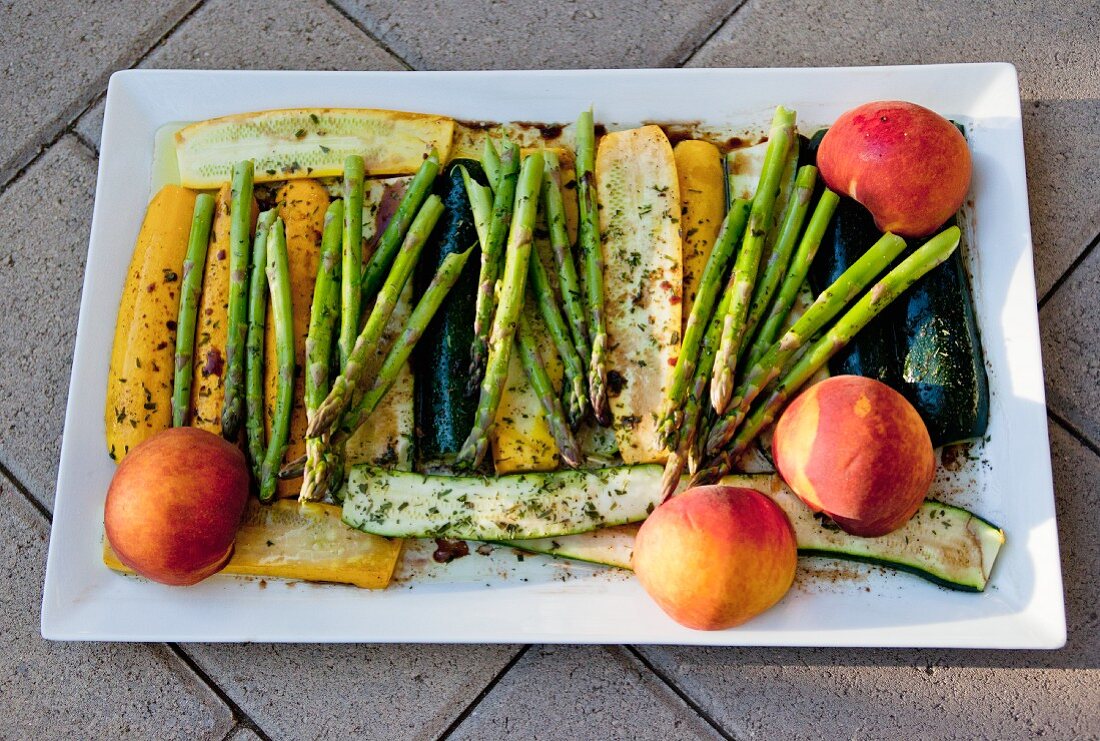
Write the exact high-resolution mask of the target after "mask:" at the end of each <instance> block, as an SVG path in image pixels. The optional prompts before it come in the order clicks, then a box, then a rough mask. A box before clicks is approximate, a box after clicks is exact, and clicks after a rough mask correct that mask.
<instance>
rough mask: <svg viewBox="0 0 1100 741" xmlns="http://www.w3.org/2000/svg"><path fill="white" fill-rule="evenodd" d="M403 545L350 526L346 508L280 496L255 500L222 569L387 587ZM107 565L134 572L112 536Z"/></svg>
mask: <svg viewBox="0 0 1100 741" xmlns="http://www.w3.org/2000/svg"><path fill="white" fill-rule="evenodd" d="M401 543H402V541H400V540H389V539H387V538H380V537H378V536H375V535H368V534H366V533H363V532H360V531H358V530H354V529H352V528H350V527H348V526H347V525H345V524H344V523H343V522H342V521H341V520H340V508H339V507H334V506H332V505H329V504H313V503H311V504H306V505H299V504H298V503H297V502H293V501H290V500H278V501H276V502H275V503H274V504H271V505H263V504H260V503H259V502H257V501H255V500H249V503H248V508H247V509H246V510H245V514H244V519H243V520H242V522H241V528H240V530H238V531H237V539H236V541H234V544H233V556H232V558H230V559H229V563H228V564H226V566H225V569H223V570H222V572H221V573H223V574H235V575H239V576H266V577H272V578H277V579H302V580H305V581H327V582H337V583H340V584H354V585H355V586H357V587H364V588H367V589H383V588H385V587H386V585H387V584H389V582H390V578H391V576H392V575H393V569H394V566H396V564H397V558H398V556H399V555H400V554H401ZM103 563H105V564H106V565H107V567H108V568H110V569H112V570H114V571H119V572H122V573H126V574H132V573H134V572H133V570H131V569H130V568H128V567H127V566H125V565H124V564H123V563H122V562H121V561H119V560H118V556H116V555H115V552H114V551H113V550H111V546H110V544H109V543H108V542H107V539H106V538H104V539H103Z"/></svg>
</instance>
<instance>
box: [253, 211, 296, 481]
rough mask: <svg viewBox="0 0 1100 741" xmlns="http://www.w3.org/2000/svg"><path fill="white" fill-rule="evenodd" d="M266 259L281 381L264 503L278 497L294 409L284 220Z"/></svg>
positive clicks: (264, 469) (271, 237) (270, 236)
mask: <svg viewBox="0 0 1100 741" xmlns="http://www.w3.org/2000/svg"><path fill="white" fill-rule="evenodd" d="M266 257H267V270H266V272H267V286H268V290H269V291H270V292H271V316H272V319H273V320H274V322H275V357H276V361H277V362H278V364H279V381H278V385H277V387H276V391H275V413H274V414H273V415H272V418H271V439H270V440H268V442H267V454H266V455H265V456H264V461H263V464H262V465H261V467H260V501H261V502H270V501H271V499H272V497H274V496H275V485H276V484H277V483H278V478H277V475H278V473H279V466H280V465H281V464H282V462H283V456H284V455H286V448H287V443H288V440H289V437H290V413H291V410H292V408H293V406H294V307H293V306H292V305H291V300H290V264H289V258H288V257H287V252H286V232H285V231H284V229H283V220H282V219H281V218H276V219H275V223H274V224H273V225H272V226H271V229H269V230H268V233H267V256H266Z"/></svg>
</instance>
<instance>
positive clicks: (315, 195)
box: [264, 180, 329, 497]
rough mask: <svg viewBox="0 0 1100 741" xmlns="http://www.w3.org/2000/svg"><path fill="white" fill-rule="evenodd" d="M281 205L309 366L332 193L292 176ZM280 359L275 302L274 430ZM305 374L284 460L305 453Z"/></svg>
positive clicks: (285, 490)
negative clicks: (308, 349)
mask: <svg viewBox="0 0 1100 741" xmlns="http://www.w3.org/2000/svg"><path fill="white" fill-rule="evenodd" d="M275 203H276V208H278V210H279V216H280V217H282V219H283V223H284V224H285V227H286V250H287V256H288V258H289V265H290V302H291V305H292V306H293V307H294V363H295V366H296V367H297V368H299V369H300V368H304V367H305V360H306V335H307V334H308V333H309V312H310V309H311V306H312V302H313V284H314V283H315V282H316V280H317V263H318V261H319V259H320V253H321V233H322V232H323V231H324V228H325V211H326V210H327V209H328V203H329V197H328V191H326V190H325V188H324V186H322V185H321V184H320V183H319V182H317V181H316V180H290V181H288V182H287V184H286V185H284V186H282V187H281V188H279V189H278V190H277V191H276V192H275ZM278 382H279V364H278V362H277V360H276V357H275V320H274V317H273V316H272V309H271V304H270V303H269V304H268V307H267V321H266V323H265V325H264V411H265V417H266V419H265V420H264V422H265V428H266V429H267V431H268V434H270V427H271V417H272V414H273V413H274V408H275V398H276V395H277V393H278ZM305 433H306V405H305V377H304V376H303V374H302V373H301V371H299V372H298V373H296V374H295V376H294V405H293V407H292V408H291V414H290V437H289V438H288V446H287V450H286V456H285V460H287V461H293V460H296V459H298V458H300V457H301V456H303V455H305V453H306V440H305ZM300 486H301V481H300V480H298V479H294V480H280V481H279V483H278V485H277V489H276V495H277V496H279V497H296V496H298V490H299V488H300Z"/></svg>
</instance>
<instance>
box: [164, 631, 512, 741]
mask: <svg viewBox="0 0 1100 741" xmlns="http://www.w3.org/2000/svg"><path fill="white" fill-rule="evenodd" d="M184 650H186V651H187V652H188V653H189V654H190V655H191V656H192V657H193V658H194V659H195V661H196V662H198V664H199V665H200V666H202V668H203V670H204V671H205V672H206V674H207V675H208V676H209V677H210V678H211V679H212V680H213V681H214V682H216V683H217V684H218V686H219V687H221V688H222V689H223V690H224V691H225V693H226V694H227V695H228V696H229V697H230V698H232V699H233V701H234V702H235V703H236V704H237V705H238V706H239V707H240V708H241V709H242V710H243V711H244V712H245V713H247V714H248V716H249V717H250V718H252V720H254V721H255V722H256V723H257V724H258V725H259V727H260V728H261V729H263V731H264V732H265V733H267V734H268V735H270V736H271V737H273V738H281V739H295V738H309V739H344V738H365V739H373V738H378V739H387V741H388V740H389V739H421V738H436V737H437V736H439V734H440V733H442V732H443V730H444V729H446V728H447V726H448V725H450V723H451V722H452V721H453V720H454V718H455V717H457V716H458V715H459V714H460V713H461V712H462V711H463V710H464V709H465V708H466V706H467V705H469V703H471V702H472V701H473V700H474V698H476V697H477V695H478V693H480V692H481V690H482V689H483V688H484V687H485V685H486V684H488V683H489V681H490V680H491V679H492V678H493V677H494V676H496V674H497V673H498V672H499V671H500V670H501V669H502V668H503V667H504V666H505V665H507V663H508V661H509V660H510V659H511V658H512V657H513V656H515V654H516V652H517V651H518V650H519V647H518V646H504V645H487V646H434V645H423V646H404V645H393V644H381V645H360V646H352V645H321V646H308V645H288V644H273V645H272V644H190V645H187V646H185V647H184Z"/></svg>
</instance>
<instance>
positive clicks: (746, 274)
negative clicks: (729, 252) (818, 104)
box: [710, 106, 795, 414]
mask: <svg viewBox="0 0 1100 741" xmlns="http://www.w3.org/2000/svg"><path fill="white" fill-rule="evenodd" d="M794 121H795V116H794V111H788V110H787V109H785V108H784V107H783V106H779V107H778V108H776V110H775V116H774V118H772V126H771V132H770V133H769V135H768V149H767V153H766V154H765V155H764V166H763V169H762V170H761V172H760V184H759V185H758V186H757V188H756V195H755V196H754V197H753V200H752V212H751V213H750V214H749V225H748V229H747V230H746V231H745V238H744V240H743V241H742V243H741V251H740V252H739V253H738V254H737V262H736V263H735V264H734V266H733V274H732V275H730V280H729V285H728V286H727V287H726V290H727V291H731V292H733V301H731V302H730V309H729V313H728V314H726V317H725V324H724V325H723V326H722V339H721V342H720V344H719V345H718V354H717V355H716V356H715V359H714V372H713V374H712V377H711V383H710V403H711V406H713V407H714V410H715V411H716V412H718V413H719V414H721V413H722V412H724V411H725V410H726V406H727V405H728V404H729V400H730V395H731V394H732V393H733V381H734V373H735V372H736V370H737V356H738V350H739V348H740V345H741V342H742V336H743V334H744V331H745V319H746V317H747V315H748V309H749V301H750V299H751V297H752V290H753V285H754V284H755V283H756V273H757V269H758V267H759V265H760V255H761V252H762V251H763V249H764V239H765V237H766V236H767V234H768V229H769V227H770V226H771V223H772V214H773V210H774V207H775V198H776V194H777V192H778V190H779V181H780V179H781V178H782V176H783V168H784V166H785V164H786V161H787V151H788V149H789V148H790V146H791V141H792V140H793V138H794V135H795V133H794Z"/></svg>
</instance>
